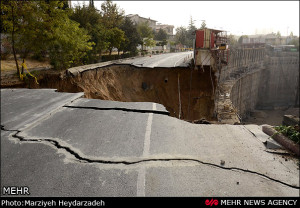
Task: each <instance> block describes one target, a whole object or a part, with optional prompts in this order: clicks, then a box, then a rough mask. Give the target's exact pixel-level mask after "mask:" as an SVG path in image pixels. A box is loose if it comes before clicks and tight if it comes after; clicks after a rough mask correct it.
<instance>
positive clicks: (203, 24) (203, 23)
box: [200, 20, 206, 30]
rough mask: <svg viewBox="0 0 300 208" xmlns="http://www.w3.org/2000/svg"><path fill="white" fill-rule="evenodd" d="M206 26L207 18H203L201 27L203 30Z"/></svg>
mask: <svg viewBox="0 0 300 208" xmlns="http://www.w3.org/2000/svg"><path fill="white" fill-rule="evenodd" d="M205 28H206V23H205V20H202V23H201V27H200V29H201V30H203V29H205Z"/></svg>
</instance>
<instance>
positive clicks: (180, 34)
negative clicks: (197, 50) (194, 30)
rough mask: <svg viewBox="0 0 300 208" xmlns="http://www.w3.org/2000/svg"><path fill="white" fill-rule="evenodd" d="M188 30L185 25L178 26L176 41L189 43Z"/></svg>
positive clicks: (183, 43)
mask: <svg viewBox="0 0 300 208" xmlns="http://www.w3.org/2000/svg"><path fill="white" fill-rule="evenodd" d="M187 33H188V32H187V30H186V28H185V27H182V26H181V27H178V28H176V35H175V43H176V44H182V45H187V36H188V34H187Z"/></svg>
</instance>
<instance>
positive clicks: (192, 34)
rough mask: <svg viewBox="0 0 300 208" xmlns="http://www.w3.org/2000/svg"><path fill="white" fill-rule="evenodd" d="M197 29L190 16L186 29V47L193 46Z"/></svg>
mask: <svg viewBox="0 0 300 208" xmlns="http://www.w3.org/2000/svg"><path fill="white" fill-rule="evenodd" d="M196 30H197V28H196V26H195V20H193V17H192V16H191V18H190V22H189V26H188V30H187V41H186V45H187V46H188V47H190V48H191V47H193V40H194V39H195V31H196Z"/></svg>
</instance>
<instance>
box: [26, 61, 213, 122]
mask: <svg viewBox="0 0 300 208" xmlns="http://www.w3.org/2000/svg"><path fill="white" fill-rule="evenodd" d="M215 85H216V78H215V76H214V73H213V71H210V69H209V68H208V69H205V70H191V69H190V68H179V67H178V68H140V67H135V66H132V65H110V66H106V67H101V68H97V69H92V70H87V71H84V72H82V73H79V74H78V75H76V76H72V75H67V74H64V75H62V74H60V75H59V74H49V73H48V74H43V75H42V74H41V75H40V76H39V85H36V84H35V83H34V81H31V82H29V83H28V86H27V87H29V88H56V89H58V91H59V92H84V93H85V97H86V98H92V99H102V100H114V101H123V102H155V103H160V104H162V105H164V106H165V107H166V109H167V110H168V111H169V112H170V116H173V117H176V118H180V119H182V120H186V121H195V120H200V119H206V120H209V121H213V120H215V118H214V116H213V115H214V96H213V90H214V89H215ZM179 106H181V107H179ZM180 108H181V110H179V109H180Z"/></svg>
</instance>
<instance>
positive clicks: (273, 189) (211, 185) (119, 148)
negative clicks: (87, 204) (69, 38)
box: [1, 89, 299, 197]
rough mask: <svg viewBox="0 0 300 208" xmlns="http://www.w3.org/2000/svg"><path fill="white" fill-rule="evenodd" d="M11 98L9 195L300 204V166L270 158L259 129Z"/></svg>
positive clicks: (76, 101)
mask: <svg viewBox="0 0 300 208" xmlns="http://www.w3.org/2000/svg"><path fill="white" fill-rule="evenodd" d="M1 94H2V99H1V115H2V116H3V117H2V119H1V164H2V166H1V186H4V187H7V186H26V187H28V189H29V193H30V195H31V196H77V197H78V196H99V195H101V196H199V195H201V196H211V194H213V195H218V196H297V195H298V194H299V174H298V171H299V166H298V161H297V159H296V158H293V157H291V156H289V155H288V154H287V155H278V154H273V153H270V152H268V151H267V150H268V148H267V147H266V146H265V145H264V142H265V141H266V140H267V141H268V143H272V142H274V141H273V140H272V139H270V138H268V136H267V135H265V134H263V132H262V131H261V127H259V126H256V125H247V126H243V125H201V124H191V123H189V122H185V121H182V120H179V119H176V118H173V117H170V116H167V115H166V114H167V111H166V109H165V108H164V107H163V106H162V105H160V104H157V103H132V102H126V103H123V102H115V101H101V100H97V99H87V98H82V97H81V96H82V94H83V93H59V92H55V90H53V89H52V90H50V89H1ZM55 101H59V102H55ZM124 109H126V110H124ZM241 138H242V139H241ZM212 150H213V151H212ZM225 179H226V180H225ZM1 188H2V187H1ZM2 194H3V193H2Z"/></svg>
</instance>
